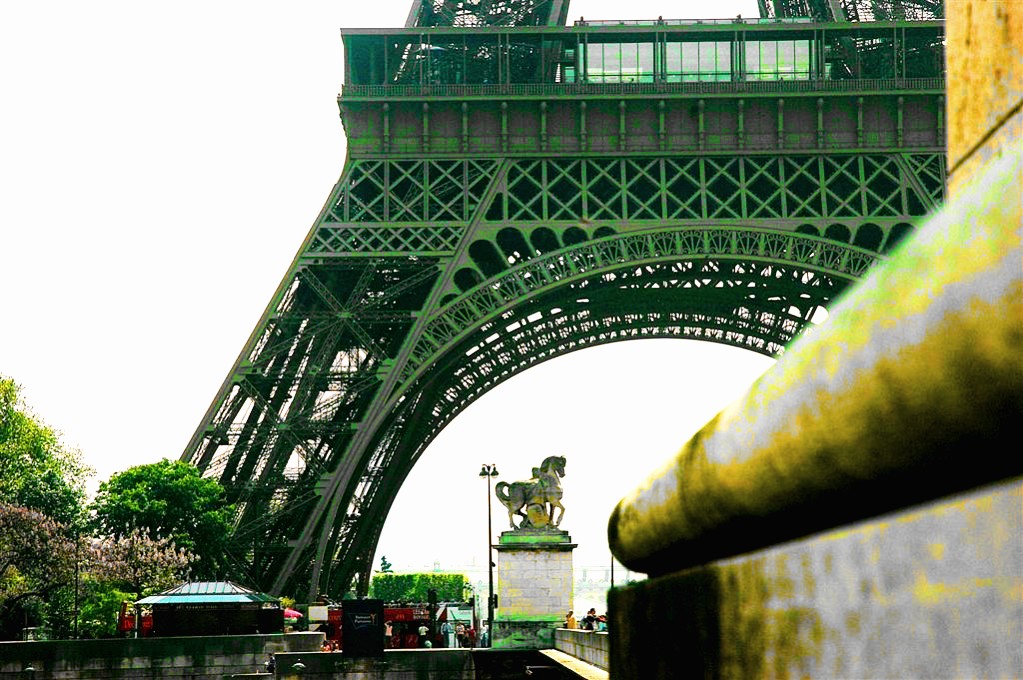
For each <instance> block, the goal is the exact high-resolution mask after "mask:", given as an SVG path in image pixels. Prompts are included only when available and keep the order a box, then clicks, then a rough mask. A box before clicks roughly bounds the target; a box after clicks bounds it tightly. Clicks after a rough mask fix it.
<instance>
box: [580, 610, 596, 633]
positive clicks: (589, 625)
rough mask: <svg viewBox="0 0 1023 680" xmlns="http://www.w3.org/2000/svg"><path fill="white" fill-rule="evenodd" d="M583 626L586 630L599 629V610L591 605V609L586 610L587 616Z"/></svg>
mask: <svg viewBox="0 0 1023 680" xmlns="http://www.w3.org/2000/svg"><path fill="white" fill-rule="evenodd" d="M583 628H585V629H586V630H596V629H597V610H596V609H594V608H593V607H590V611H588V612H586V617H585V618H584V619H583Z"/></svg>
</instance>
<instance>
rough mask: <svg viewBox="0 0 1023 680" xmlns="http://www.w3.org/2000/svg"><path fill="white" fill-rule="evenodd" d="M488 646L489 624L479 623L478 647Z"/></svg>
mask: <svg viewBox="0 0 1023 680" xmlns="http://www.w3.org/2000/svg"><path fill="white" fill-rule="evenodd" d="M489 646H490V626H488V625H487V624H485V623H484V624H481V625H480V647H489Z"/></svg>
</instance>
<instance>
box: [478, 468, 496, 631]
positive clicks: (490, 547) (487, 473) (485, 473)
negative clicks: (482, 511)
mask: <svg viewBox="0 0 1023 680" xmlns="http://www.w3.org/2000/svg"><path fill="white" fill-rule="evenodd" d="M496 476H497V465H495V464H493V463H489V464H487V463H484V464H483V468H482V469H481V470H480V477H486V478H487V578H488V584H489V585H488V588H487V644H488V645H490V644H492V640H493V639H494V530H493V528H492V527H491V523H490V514H491V513H490V496H491V495H492V494H491V491H490V480H491V479H492V478H494V477H496Z"/></svg>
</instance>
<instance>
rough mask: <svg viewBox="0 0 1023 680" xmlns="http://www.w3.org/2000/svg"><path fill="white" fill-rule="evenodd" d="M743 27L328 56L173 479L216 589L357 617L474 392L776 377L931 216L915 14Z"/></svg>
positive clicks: (617, 25) (938, 117)
mask: <svg viewBox="0 0 1023 680" xmlns="http://www.w3.org/2000/svg"><path fill="white" fill-rule="evenodd" d="M760 10H761V17H759V18H751V19H743V18H739V17H736V18H734V19H723V20H700V21H697V20H691V21H690V20H670V19H664V18H657V19H655V20H650V21H584V20H581V19H580V20H579V21H575V22H574V23H573V25H568V24H567V22H566V18H567V13H568V2H567V0H414V2H413V4H412V8H411V11H410V14H409V17H408V20H407V22H406V25H405V27H403V28H394V29H361V30H343V31H342V38H343V41H344V49H345V83H344V89H343V91H342V93H341V95H340V96H339V99H338V103H339V106H340V110H341V119H342V121H343V124H344V127H345V131H346V135H347V138H348V157H347V159H346V162H345V166H344V169H343V171H342V174H341V177H340V179H339V180H338V182H337V184H336V185H335V187H334V188H333V190H332V191H331V193H330V196H329V197H328V199H327V201H326V204H325V205H324V207H323V209H322V211H321V212H320V215H319V217H318V218H317V220H316V222H315V223H314V225H313V227H312V229H311V230H310V231H309V234H308V236H307V237H306V239H305V241H304V242H303V243H302V244H301V247H300V248H299V251H298V254H297V256H296V257H295V259H294V261H293V263H292V264H291V266H290V268H289V269H288V271H287V272H286V273H285V275H284V278H283V279H282V281H281V284H280V286H279V288H278V289H277V291H276V293H275V295H274V297H273V299H272V300H271V301H270V303H269V305H268V306H267V308H266V311H265V312H264V314H263V316H262V318H261V319H260V320H259V322H258V324H257V325H256V328H255V330H254V331H253V333H252V335H251V337H250V338H249V340H248V341H247V343H246V344H245V346H244V348H243V349H242V351H241V354H240V355H239V357H238V359H237V361H236V362H235V364H234V366H232V367H231V369H230V371H229V372H228V375H227V378H226V380H225V381H224V383H223V385H222V387H221V388H220V390H219V392H218V393H217V395H216V397H215V398H214V400H213V402H212V404H211V405H210V407H209V409H208V411H207V413H206V415H205V417H204V418H203V421H202V423H201V424H200V425H199V427H198V429H197V430H196V432H195V435H194V436H193V438H192V440H191V441H190V442H189V444H188V447H187V449H186V450H185V452H184V453H183V455H182V459H183V460H186V461H189V462H191V463H193V464H195V465H196V466H198V468H199V469H200V470H201V471H202V473H203V474H204V475H205V476H208V477H213V478H216V479H218V480H219V481H220V482H221V483H222V484H223V485H224V487H225V488H226V489H227V492H228V495H229V499H230V501H231V502H232V503H234V504H235V506H236V508H237V516H236V519H235V524H234V530H233V531H234V533H233V535H232V557H233V560H234V564H235V566H236V568H237V573H236V574H235V577H236V578H239V579H243V580H245V581H246V582H249V583H252V584H254V585H257V586H258V587H260V588H263V589H266V590H269V591H272V592H278V593H288V594H293V595H296V596H297V597H303V596H305V597H310V598H311V597H313V596H314V595H316V594H318V593H325V594H329V595H332V596H335V597H336V596H339V595H341V594H343V593H345V592H348V591H350V590H354V591H356V592H358V593H365V592H366V590H367V588H368V577H369V574H370V571H371V567H372V559H373V555H374V551H375V548H376V544H377V540H378V538H379V536H380V532H381V529H382V527H383V523H384V519H385V517H386V516H387V512H388V510H389V508H390V506H391V503H392V502H393V500H394V498H395V496H396V494H397V492H398V490H399V488H400V487H401V485H402V483H403V481H404V480H405V478H406V476H407V475H408V473H409V471H410V470H411V468H412V466H413V465H415V463H416V461H417V460H418V459H419V456H420V455H421V454H422V453H423V451H424V449H425V448H426V447H427V445H428V444H429V443H430V442H431V441H432V440H433V438H434V437H435V436H436V435H437V434H438V433H439V432H440V431H441V430H442V429H443V428H444V426H445V425H447V424H448V423H449V422H451V420H452V419H453V418H454V417H455V416H456V415H458V413H459V412H461V411H462V410H463V409H464V408H465V407H466V406H468V405H469V404H470V403H472V402H473V401H474V400H475V399H477V398H479V397H480V396H481V395H483V394H484V393H486V392H487V391H488V390H490V389H492V388H494V387H495V386H496V385H498V384H500V383H501V382H503V381H505V380H507V379H508V378H510V377H512V376H514V375H516V374H517V373H519V372H520V371H522V370H524V369H527V368H529V367H530V366H533V365H535V364H537V363H540V362H543V361H546V360H548V359H553V358H555V357H558V356H561V355H563V354H566V353H568V352H572V351H575V350H579V349H583V348H586V347H591V346H595V345H599V344H602V343H610V342H617V341H622V340H630V339H637V338H656V337H667V338H688V339H697V340H706V341H709V342H717V343H724V344H727V345H732V346H735V347H741V348H744V349H747V350H750V351H753V352H759V353H761V354H764V355H768V356H777V355H779V354H781V353H782V352H784V348H785V346H786V344H787V343H789V342H790V341H791V340H792V339H793V338H795V337H796V336H798V335H799V334H801V333H804V332H807V330H808V329H810V328H812V326H813V325H814V323H815V322H816V321H817V320H818V319H819V318H820V316H821V311H822V310H826V309H827V307H828V305H829V304H831V303H832V301H834V300H835V298H836V297H837V296H838V295H840V294H841V292H842V291H843V290H844V289H845V288H846V287H847V286H848V285H849V284H851V283H853V282H855V281H856V280H857V279H859V278H860V277H862V276H863V274H864V273H865V272H866V271H867V270H868V269H870V268H871V267H872V266H873V265H874V264H875V263H876V262H878V261H879V260H881V259H883V258H884V257H885V253H886V252H887V251H889V250H890V249H891V248H892V247H893V246H894V245H895V244H896V243H897V242H898V241H899V240H900V239H901V238H902V237H903V236H905V234H906V233H907V232H909V231H911V230H912V229H913V228H914V224H916V223H917V221H918V220H919V219H920V218H921V217H922V216H923V215H925V214H926V213H927V212H928V211H930V210H932V209H933V208H934V207H935V206H936V205H937V204H938V203H939V202H940V201H941V200H942V198H943V195H944V185H945V156H944V149H945V129H944V118H943V110H944V101H943V93H944V87H945V81H944V64H943V62H944V54H943V51H942V50H943V44H944V22H943V21H942V19H941V5H940V3H937V2H930V1H926V0H916V1H913V0H888V2H884V1H883V0H882V1H877V0H872V1H869V2H868V1H866V0H773V1H772V0H760Z"/></svg>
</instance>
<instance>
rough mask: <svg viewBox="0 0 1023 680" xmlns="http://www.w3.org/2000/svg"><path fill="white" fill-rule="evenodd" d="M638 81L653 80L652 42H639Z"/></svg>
mask: <svg viewBox="0 0 1023 680" xmlns="http://www.w3.org/2000/svg"><path fill="white" fill-rule="evenodd" d="M639 81H640V82H641V83H652V82H654V46H653V44H652V43H640V44H639Z"/></svg>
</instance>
